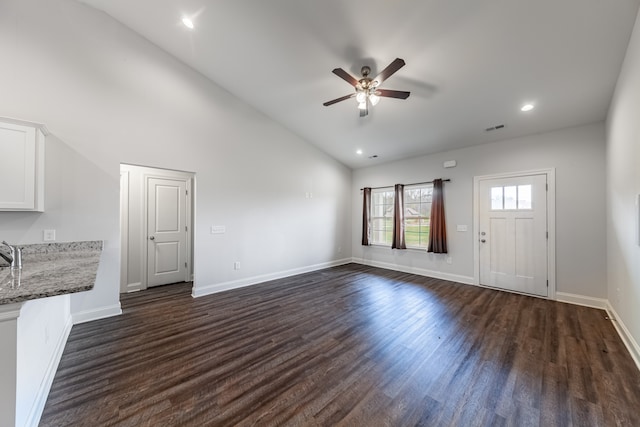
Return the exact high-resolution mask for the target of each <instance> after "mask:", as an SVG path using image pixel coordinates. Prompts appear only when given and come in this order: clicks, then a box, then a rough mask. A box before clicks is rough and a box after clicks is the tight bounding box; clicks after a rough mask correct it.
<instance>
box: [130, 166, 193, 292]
mask: <svg viewBox="0 0 640 427" xmlns="http://www.w3.org/2000/svg"><path fill="white" fill-rule="evenodd" d="M152 178H157V179H170V180H175V181H183V182H184V183H185V186H186V189H187V194H186V199H185V204H186V206H185V216H186V218H185V221H186V226H187V229H186V230H185V233H186V234H187V240H186V243H185V246H186V248H185V257H186V263H187V266H186V268H185V273H184V275H185V277H184V281H185V282H189V281H191V280H192V277H191V276H192V275H191V270H192V266H191V265H190V263H191V245H192V243H191V239H192V235H193V224H192V223H191V216H192V213H191V206H192V197H193V190H192V185H191V182H192V181H193V178H194V174H192V173H189V172H180V171H173V170H166V169H165V170H158V171H157V172H153V173H144V174H143V175H142V185H143V191H142V197H143V203H144V209H143V212H142V234H143V240H144V244H143V245H142V260H143V261H144V267H143V269H142V275H141V279H142V288H143V289H147V288H148V287H149V282H148V272H149V268H148V262H149V245H148V244H147V243H148V239H149V236H147V233H148V230H149V228H148V226H149V180H150V179H152Z"/></svg>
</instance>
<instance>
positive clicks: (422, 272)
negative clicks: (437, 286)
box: [351, 258, 474, 285]
mask: <svg viewBox="0 0 640 427" xmlns="http://www.w3.org/2000/svg"><path fill="white" fill-rule="evenodd" d="M351 261H352V262H354V263H356V264H362V265H368V266H371V267H378V268H384V269H387V270H393V271H400V272H402V273H411V274H416V275H418V276H426V277H433V278H434V279H441V280H448V281H450V282H457V283H463V284H465V285H473V284H474V283H473V282H474V279H473V277H470V276H462V275H459V274H451V273H443V272H442V271H434V270H427V269H426V268H419V267H407V266H404V265H397V264H392V263H389V262H381V261H371V260H365V259H363V258H351Z"/></svg>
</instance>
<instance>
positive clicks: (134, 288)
mask: <svg viewBox="0 0 640 427" xmlns="http://www.w3.org/2000/svg"><path fill="white" fill-rule="evenodd" d="M141 290H142V283H141V282H136V283H128V284H127V292H138V291H141Z"/></svg>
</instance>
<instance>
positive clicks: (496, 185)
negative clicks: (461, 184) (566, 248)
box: [473, 169, 556, 299]
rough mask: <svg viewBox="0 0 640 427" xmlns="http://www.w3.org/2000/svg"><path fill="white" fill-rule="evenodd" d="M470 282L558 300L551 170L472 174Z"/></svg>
mask: <svg viewBox="0 0 640 427" xmlns="http://www.w3.org/2000/svg"><path fill="white" fill-rule="evenodd" d="M473 209H474V219H473V222H474V231H475V236H474V237H475V242H474V282H475V284H476V285H480V286H487V287H491V288H498V289H502V290H506V291H510V292H517V293H523V294H527V295H534V296H539V297H543V298H549V299H555V298H556V274H555V271H556V268H555V264H556V261H555V234H556V233H555V170H554V169H542V170H533V171H524V172H513V173H507V174H494V175H483V176H477V177H474V197H473Z"/></svg>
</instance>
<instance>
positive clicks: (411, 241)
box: [404, 184, 433, 249]
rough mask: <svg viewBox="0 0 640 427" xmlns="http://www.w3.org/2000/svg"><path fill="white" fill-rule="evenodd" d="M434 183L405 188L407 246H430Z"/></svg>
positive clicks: (405, 235) (405, 234)
mask: <svg viewBox="0 0 640 427" xmlns="http://www.w3.org/2000/svg"><path fill="white" fill-rule="evenodd" d="M432 194H433V185H432V184H426V185H425V184H423V185H412V186H411V187H405V188H404V239H405V242H406V245H407V248H424V249H426V248H427V247H428V246H429V216H430V215H431V196H432Z"/></svg>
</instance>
